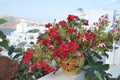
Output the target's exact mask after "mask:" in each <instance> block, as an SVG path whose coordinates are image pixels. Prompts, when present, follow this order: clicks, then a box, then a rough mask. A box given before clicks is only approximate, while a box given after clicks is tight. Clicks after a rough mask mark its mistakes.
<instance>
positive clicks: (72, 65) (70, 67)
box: [60, 56, 85, 75]
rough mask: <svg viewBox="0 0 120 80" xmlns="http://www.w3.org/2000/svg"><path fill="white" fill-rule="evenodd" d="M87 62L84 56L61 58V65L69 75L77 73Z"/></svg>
mask: <svg viewBox="0 0 120 80" xmlns="http://www.w3.org/2000/svg"><path fill="white" fill-rule="evenodd" d="M84 63H85V58H84V56H83V57H82V58H74V59H72V58H65V59H61V60H60V66H61V68H62V70H63V72H64V73H65V74H67V75H76V74H77V73H78V72H79V71H80V69H81V68H82V67H83V65H84Z"/></svg>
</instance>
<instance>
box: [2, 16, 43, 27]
mask: <svg viewBox="0 0 120 80" xmlns="http://www.w3.org/2000/svg"><path fill="white" fill-rule="evenodd" d="M0 19H5V20H6V21H7V22H6V23H4V24H1V25H0V29H1V28H10V29H15V28H16V25H17V24H18V23H20V22H27V23H31V24H37V25H44V23H42V22H38V21H33V20H28V19H23V18H16V17H12V16H6V15H0Z"/></svg>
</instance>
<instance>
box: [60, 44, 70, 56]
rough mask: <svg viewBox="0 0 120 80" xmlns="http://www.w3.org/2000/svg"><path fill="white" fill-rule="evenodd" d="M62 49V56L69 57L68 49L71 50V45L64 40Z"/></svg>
mask: <svg viewBox="0 0 120 80" xmlns="http://www.w3.org/2000/svg"><path fill="white" fill-rule="evenodd" d="M60 50H61V53H62V56H61V57H63V56H64V57H67V56H68V50H69V47H68V45H67V44H66V43H65V42H63V43H62V44H61V45H60Z"/></svg>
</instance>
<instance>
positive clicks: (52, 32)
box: [48, 27, 58, 37]
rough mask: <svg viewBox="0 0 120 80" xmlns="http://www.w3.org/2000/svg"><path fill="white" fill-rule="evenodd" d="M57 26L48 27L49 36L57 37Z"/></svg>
mask: <svg viewBox="0 0 120 80" xmlns="http://www.w3.org/2000/svg"><path fill="white" fill-rule="evenodd" d="M57 30H58V28H57V27H53V28H51V29H50V31H49V33H48V35H49V36H51V37H58V32H57Z"/></svg>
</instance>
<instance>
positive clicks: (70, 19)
mask: <svg viewBox="0 0 120 80" xmlns="http://www.w3.org/2000/svg"><path fill="white" fill-rule="evenodd" d="M76 18H78V17H77V16H74V15H68V17H67V20H68V21H73V20H74V19H76Z"/></svg>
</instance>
